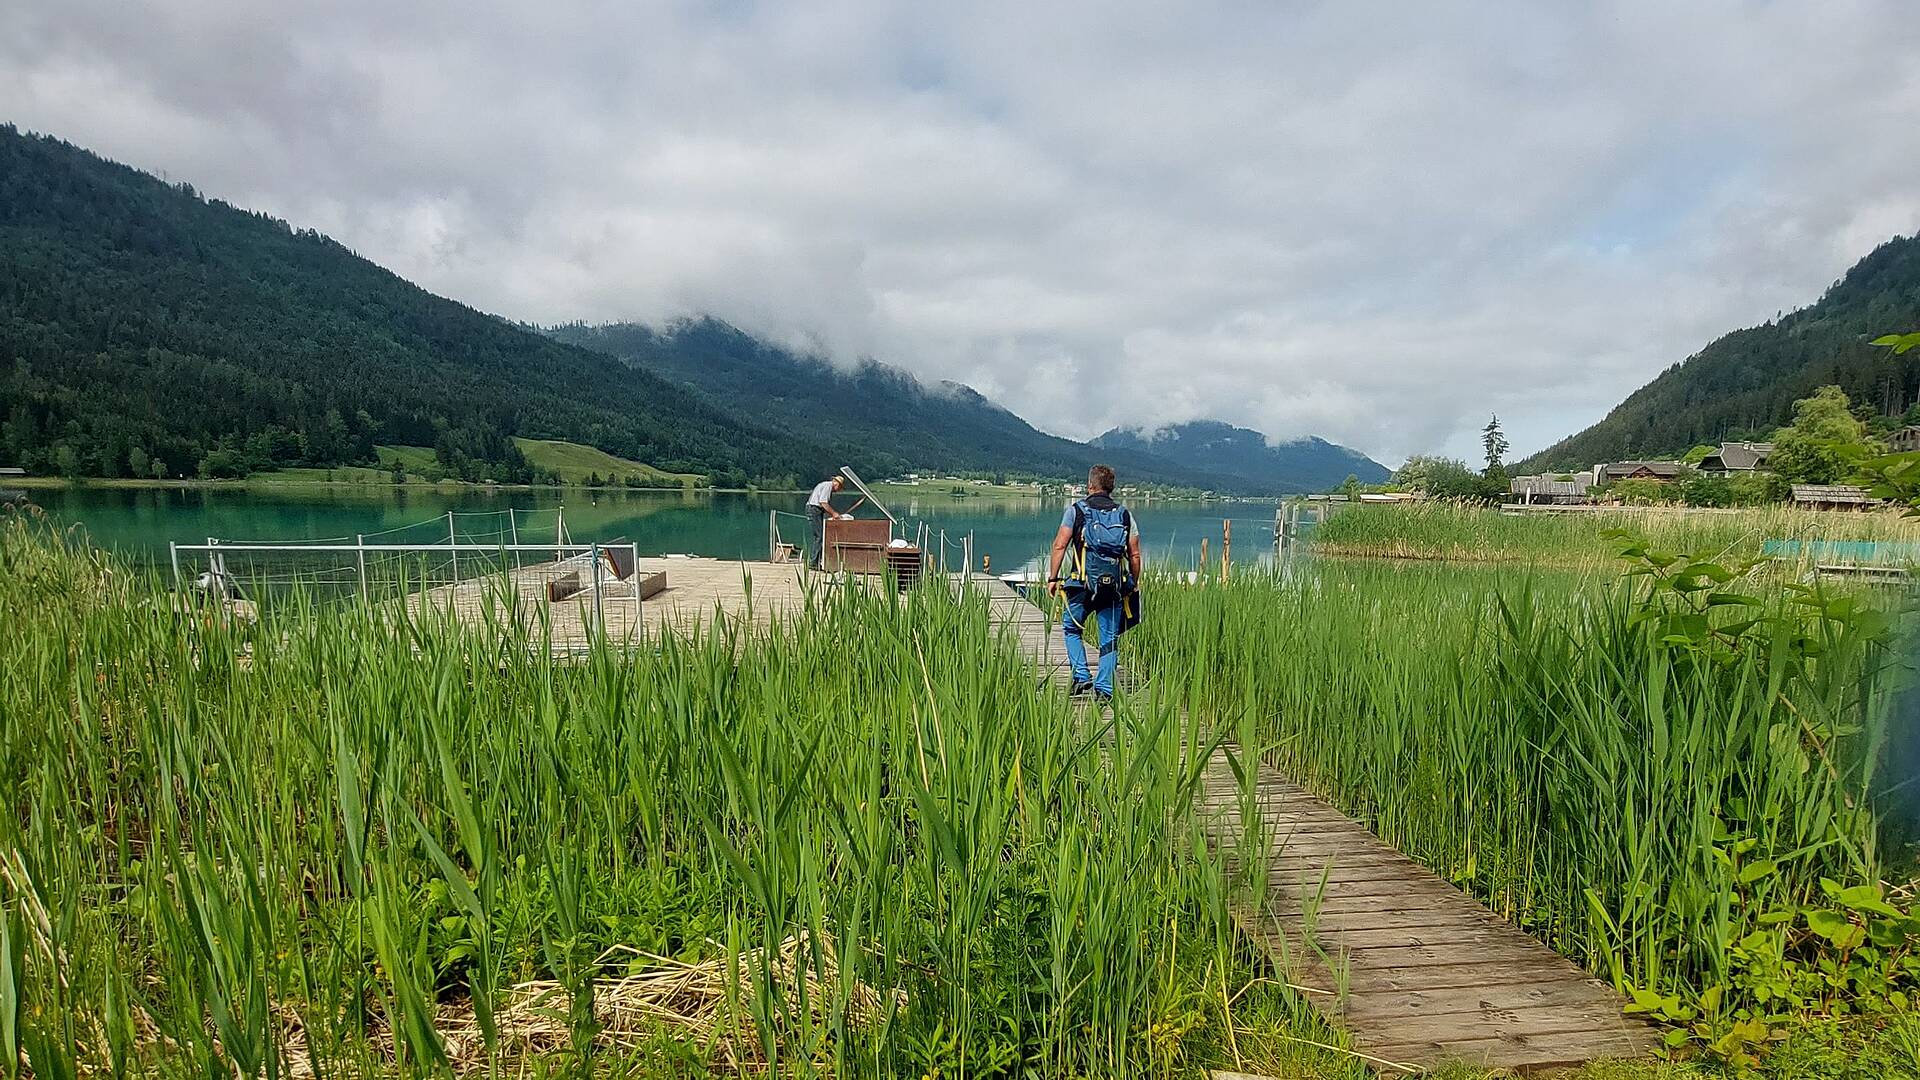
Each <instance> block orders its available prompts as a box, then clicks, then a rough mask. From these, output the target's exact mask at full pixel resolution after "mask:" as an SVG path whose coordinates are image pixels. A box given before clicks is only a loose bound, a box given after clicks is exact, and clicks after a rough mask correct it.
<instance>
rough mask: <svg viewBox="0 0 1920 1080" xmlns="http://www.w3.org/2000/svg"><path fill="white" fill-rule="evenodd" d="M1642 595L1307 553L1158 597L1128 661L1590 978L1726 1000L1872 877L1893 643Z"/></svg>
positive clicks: (1591, 577) (1785, 608)
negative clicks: (1727, 640) (1804, 914)
mask: <svg viewBox="0 0 1920 1080" xmlns="http://www.w3.org/2000/svg"><path fill="white" fill-rule="evenodd" d="M1448 513H1451V511H1434V510H1430V509H1429V510H1422V511H1416V515H1424V516H1425V517H1426V518H1428V519H1431V518H1433V517H1435V516H1441V515H1445V514H1448ZM1350 516H1352V517H1356V518H1364V517H1367V516H1368V515H1367V514H1365V513H1355V514H1353V515H1350ZM1336 520H1340V519H1336ZM1496 520H1497V519H1496ZM1524 524H1526V525H1528V526H1531V525H1532V521H1531V520H1529V521H1527V522H1524ZM1581 524H1582V525H1583V526H1584V525H1586V523H1585V521H1584V520H1583V521H1582V522H1581ZM1555 527H1558V526H1555ZM1683 527H1690V526H1683ZM1643 581H1644V579H1641V578H1629V579H1626V580H1622V581H1616V580H1613V579H1611V577H1610V576H1608V575H1602V574H1598V573H1569V572H1551V573H1527V572H1509V571H1502V570H1497V569H1493V568H1487V567H1461V566H1438V565H1427V564H1414V563H1397V564H1396V563H1380V562H1347V561H1340V560H1318V561H1317V565H1314V566H1313V567H1312V569H1311V570H1310V571H1307V572H1298V573H1292V574H1288V575H1284V576H1282V575H1276V574H1275V573H1272V572H1260V571H1247V572H1240V573H1236V576H1235V577H1234V579H1233V580H1232V582H1231V583H1230V584H1226V585H1222V584H1221V583H1219V582H1218V581H1211V582H1208V583H1206V584H1205V585H1204V586H1201V587H1188V588H1179V587H1175V588H1162V589H1161V590H1159V592H1158V594H1157V595H1156V596H1155V597H1154V607H1153V614H1154V618H1153V620H1152V621H1151V622H1150V623H1149V624H1147V625H1146V626H1145V627H1143V629H1142V630H1141V631H1140V634H1139V640H1138V641H1137V642H1136V646H1137V648H1138V649H1139V652H1138V653H1137V655H1139V656H1140V657H1141V658H1142V660H1143V661H1144V662H1145V663H1147V664H1148V665H1149V666H1150V667H1151V668H1152V670H1153V671H1154V677H1155V679H1156V680H1158V681H1161V682H1163V683H1164V682H1166V681H1168V680H1173V681H1178V682H1184V683H1185V684H1186V685H1187V686H1189V688H1190V691H1191V693H1192V694H1193V695H1194V696H1195V697H1196V699H1199V700H1203V701H1204V702H1205V706H1204V707H1205V708H1207V709H1209V710H1211V711H1213V712H1214V713H1215V714H1217V715H1219V716H1220V717H1222V718H1224V719H1225V720H1226V721H1227V722H1229V723H1231V724H1233V725H1235V726H1238V727H1248V728H1252V729H1254V730H1257V731H1258V732H1259V736H1260V737H1261V738H1262V739H1263V740H1264V752H1265V753H1266V754H1267V755H1268V756H1269V757H1270V759H1271V760H1273V761H1275V762H1277V763H1278V764H1279V765H1280V766H1281V767H1282V769H1283V770H1284V771H1285V772H1287V773H1288V774H1290V775H1292V776H1294V777H1296V778H1297V779H1299V780H1301V781H1302V782H1304V783H1306V784H1308V785H1309V786H1311V787H1313V788H1314V789H1316V790H1318V791H1319V792H1321V793H1322V794H1323V795H1325V796H1326V797H1328V798H1330V799H1331V800H1332V801H1333V802H1335V803H1337V804H1338V805H1340V806H1341V807H1342V808H1344V809H1345V810H1346V811H1348V812H1349V813H1351V814H1354V815H1355V816H1357V817H1360V818H1362V819H1363V820H1365V821H1366V822H1367V823H1368V824H1369V825H1370V826H1371V827H1372V828H1373V829H1374V830H1375V831H1376V832H1378V833H1379V835H1380V836H1382V837H1383V838H1384V839H1386V840H1387V841H1388V842H1389V843H1392V844H1394V845H1395V846H1397V847H1399V848H1401V849H1402V850H1404V851H1406V852H1408V853H1410V854H1412V855H1414V856H1415V857H1417V858H1419V859H1420V860H1422V861H1423V862H1425V863H1427V864H1428V865H1429V866H1431V867H1433V868H1435V869H1436V870H1437V871H1438V872H1439V873H1441V874H1442V875H1443V876H1445V877H1448V878H1449V879H1451V880H1452V881H1454V882H1455V883H1457V884H1458V885H1460V886H1461V887H1462V888H1464V889H1466V890H1468V891H1470V892H1471V893H1473V894H1474V895H1476V896H1478V897H1480V898H1481V899H1483V900H1484V901H1485V902H1487V903H1488V904H1489V906H1491V907H1492V908H1494V909H1495V910H1496V911H1498V912H1500V913H1501V914H1503V915H1505V916H1506V917H1508V918H1509V919H1511V920H1513V921H1514V922H1516V923H1518V924H1519V925H1520V926H1522V927H1524V928H1526V929H1528V930H1530V931H1532V932H1533V933H1535V934H1536V935H1537V936H1539V937H1540V938H1541V939H1543V940H1545V941H1547V942H1548V943H1550V944H1552V945H1553V946H1554V947H1555V948H1557V949H1559V950H1560V951H1562V952H1563V953H1565V954H1567V955H1569V956H1571V957H1573V958H1574V959H1576V960H1579V961H1580V962H1582V963H1583V964H1585V965H1587V966H1588V967H1589V968H1590V969H1592V970H1594V971H1596V972H1599V973H1601V974H1603V975H1606V976H1610V977H1611V978H1612V979H1613V980H1614V981H1615V982H1616V983H1617V984H1619V985H1622V986H1638V987H1647V988H1662V989H1663V990H1664V989H1669V988H1694V989H1698V988H1703V987H1706V986H1709V985H1711V984H1715V983H1719V984H1722V985H1728V984H1730V983H1732V982H1734V981H1736V980H1735V978H1734V976H1735V973H1733V972H1730V970H1729V968H1730V966H1731V965H1736V964H1740V963H1742V961H1741V960H1740V959H1739V958H1737V957H1736V955H1735V953H1736V951H1737V950H1735V949H1734V948H1733V946H1734V943H1736V942H1740V941H1742V939H1743V937H1745V935H1747V934H1748V933H1750V932H1751V931H1753V930H1754V929H1756V928H1758V927H1760V926H1761V925H1763V923H1762V922H1761V920H1762V917H1763V916H1764V915H1765V913H1767V912H1769V911H1773V910H1777V909H1784V910H1786V911H1788V912H1792V911H1794V910H1796V909H1795V905H1796V904H1814V905H1817V904H1818V903H1819V902H1821V897H1822V892H1823V890H1822V887H1821V884H1820V881H1821V879H1822V878H1823V877H1824V878H1829V879H1832V880H1835V881H1837V882H1840V883H1845V884H1853V883H1861V882H1875V881H1877V880H1878V878H1879V874H1880V871H1881V869H1882V865H1883V854H1884V850H1883V846H1882V837H1883V830H1882V825H1883V821H1882V816H1881V814H1880V813H1879V812H1877V810H1876V805H1875V801H1874V796H1875V793H1876V792H1877V791H1879V790H1880V789H1881V787H1882V786H1884V785H1883V779H1884V778H1882V777H1880V776H1878V775H1877V773H1876V768H1877V765H1878V762H1879V760H1880V757H1881V752H1882V750H1883V749H1884V745H1885V730H1886V724H1887V722H1888V714H1889V707H1888V702H1889V696H1888V695H1887V694H1886V693H1885V692H1883V691H1884V687H1883V685H1882V683H1883V681H1884V679H1885V678H1886V677H1887V672H1886V661H1887V656H1886V649H1885V637H1884V636H1883V635H1882V634H1881V633H1878V632H1876V629H1875V625H1870V624H1877V620H1876V619H1875V618H1873V617H1870V614H1869V613H1867V612H1865V611H1864V610H1863V609H1862V608H1860V607H1859V606H1857V600H1856V599H1853V598H1840V597H1822V598H1820V600H1819V603H1820V604H1825V605H1827V606H1825V607H1821V606H1816V605H1815V604H1814V603H1813V602H1810V601H1807V602H1798V603H1796V602H1792V601H1791V599H1790V598H1788V597H1784V596H1774V597H1773V598H1771V599H1764V600H1762V601H1761V602H1762V604H1763V605H1764V616H1765V618H1764V620H1763V621H1762V622H1761V623H1759V624H1756V625H1755V626H1753V627H1749V628H1746V629H1745V631H1744V640H1743V641H1742V642H1741V643H1740V644H1739V645H1737V647H1732V648H1722V647H1721V646H1718V645H1716V646H1715V647H1714V648H1712V649H1707V650H1702V651H1698V652H1696V651H1693V650H1692V649H1690V648H1687V647H1683V646H1682V645H1680V644H1677V643H1676V640H1675V638H1674V637H1673V636H1671V635H1673V631H1674V624H1671V623H1668V622H1665V621H1662V620H1659V619H1649V618H1645V617H1643V613H1644V612H1645V611H1646V610H1647V607H1646V605H1647V603H1648V598H1647V595H1646V592H1645V589H1646V586H1645V585H1644V584H1642V582H1643ZM1776 591H1777V590H1776ZM1730 621H1731V620H1730V619H1729V620H1724V621H1723V623H1722V624H1717V625H1723V624H1724V623H1727V622H1730ZM1735 629H1738V628H1735ZM1769 925H1770V924H1769ZM1729 997H1731V995H1729Z"/></svg>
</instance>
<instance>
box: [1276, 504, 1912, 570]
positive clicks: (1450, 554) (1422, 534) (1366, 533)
mask: <svg viewBox="0 0 1920 1080" xmlns="http://www.w3.org/2000/svg"><path fill="white" fill-rule="evenodd" d="M1618 528H1626V529H1632V530H1634V531H1636V532H1638V533H1640V534H1642V535H1644V536H1646V537H1648V538H1649V539H1650V540H1651V541H1652V542H1653V543H1655V544H1656V545H1657V546H1659V547H1661V548H1663V549H1666V550H1671V551H1688V552H1697V553H1701V554H1705V555H1722V556H1726V557H1730V558H1738V557H1746V556H1755V555H1758V554H1759V553H1760V549H1761V545H1762V544H1763V543H1764V542H1765V541H1768V540H1802V541H1804V540H1886V541H1901V542H1920V519H1916V518H1908V517H1903V516H1901V515H1900V514H1899V513H1898V512H1896V511H1876V512H1872V513H1843V512H1822V511H1809V510H1796V509H1793V508H1791V507H1785V506H1770V507H1754V508H1748V509H1739V510H1678V509H1663V508H1654V507H1646V508H1632V507H1623V508H1619V509H1607V510H1598V511H1586V512H1578V513H1530V514H1503V513H1500V512H1499V511H1497V510H1491V509H1487V508H1485V507H1480V506H1469V505H1462V504H1459V503H1451V502H1424V503H1402V504H1392V505H1381V506H1369V505H1360V506H1352V507H1347V508H1344V509H1341V510H1339V511H1336V512H1335V513H1334V514H1333V516H1332V517H1330V518H1329V519H1328V520H1327V521H1326V522H1325V523H1323V524H1321V525H1318V526H1315V527H1314V528H1313V529H1312V531H1311V532H1310V533H1309V534H1308V542H1309V543H1310V544H1311V545H1312V547H1313V550H1315V551H1316V552H1319V553H1321V554H1326V555H1339V556H1356V557H1370V558H1390V559H1419V560H1435V561H1444V562H1456V563H1487V562H1492V563H1512V564H1526V565H1534V566H1558V567H1575V568H1581V567H1584V568H1594V569H1605V568H1606V567H1608V566H1609V565H1610V564H1611V563H1612V562H1613V561H1614V558H1615V552H1616V549H1617V545H1616V544H1615V543H1614V542H1613V541H1611V540H1609V539H1608V538H1607V537H1606V536H1605V535H1604V534H1605V532H1606V531H1607V530H1609V529H1618Z"/></svg>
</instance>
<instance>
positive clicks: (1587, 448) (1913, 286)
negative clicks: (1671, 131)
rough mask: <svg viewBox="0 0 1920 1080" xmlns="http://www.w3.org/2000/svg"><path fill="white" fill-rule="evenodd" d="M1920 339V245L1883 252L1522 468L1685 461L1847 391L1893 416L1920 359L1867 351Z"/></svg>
mask: <svg viewBox="0 0 1920 1080" xmlns="http://www.w3.org/2000/svg"><path fill="white" fill-rule="evenodd" d="M1914 329H1920V237H1899V238H1896V239H1893V240H1890V241H1888V242H1887V243H1885V244H1882V245H1880V246H1879V247H1878V248H1876V249H1875V250H1874V251H1873V252H1872V253H1871V254H1869V255H1868V256H1867V257H1866V258H1864V259H1861V260H1860V261H1859V262H1858V263H1856V264H1855V265H1854V267H1853V268H1852V269H1851V270H1848V271H1847V273H1846V276H1845V277H1843V278H1841V279H1840V280H1839V281H1837V282H1835V283H1834V284H1833V286H1832V287H1831V288H1829V289H1828V290H1827V292H1826V295H1824V296H1822V297H1821V298H1820V300H1819V302H1817V303H1815V304H1813V305H1812V306H1811V307H1806V308H1802V309H1800V310H1799V311H1795V312H1793V313H1791V314H1789V315H1786V316H1783V317H1782V318H1780V319H1778V320H1775V321H1773V322H1769V323H1766V324H1764V325H1762V326H1756V327H1752V328H1749V329H1746V330H1737V331H1735V332H1733V333H1731V334H1728V335H1726V336H1725V337H1722V338H1720V339H1719V340H1717V341H1714V342H1713V343H1712V344H1710V345H1708V346H1707V347H1706V348H1704V349H1701V350H1700V351H1699V352H1698V353H1695V354H1694V355H1693V356H1691V357H1689V358H1688V359H1687V360H1686V361H1685V362H1683V363H1679V364H1675V365H1674V366H1672V367H1670V368H1668V369H1667V370H1666V371H1664V372H1662V373H1661V374H1660V376H1659V377H1658V378H1656V379H1654V380H1653V381H1652V382H1650V383H1648V384H1647V385H1646V386H1643V387H1641V388H1640V389H1639V390H1636V391H1635V392H1634V393H1633V394H1632V395H1631V396H1629V397H1628V398H1627V399H1626V400H1625V401H1623V402H1621V403H1620V405H1619V406H1618V407H1616V408H1615V409H1614V410H1613V411H1612V412H1610V413H1608V414H1607V416H1606V419H1604V420H1602V421H1600V422H1599V423H1597V424H1595V425H1593V426H1592V427H1590V428H1588V429H1587V430H1585V431H1582V432H1580V433H1579V434H1578V435H1574V436H1572V437H1571V438H1567V439H1563V440H1561V441H1560V442H1558V443H1555V444H1554V445H1553V446H1550V447H1548V448H1547V449H1546V450H1543V451H1541V452H1540V453H1538V454H1535V455H1534V456H1533V457H1531V458H1528V459H1527V460H1525V461H1522V462H1520V463H1518V465H1517V466H1516V468H1517V469H1523V470H1540V469H1548V470H1553V469H1582V468H1586V467H1588V466H1591V465H1593V464H1595V463H1596V462H1605V461H1622V460H1627V459H1631V458H1638V457H1678V456H1680V455H1681V454H1684V453H1685V452H1686V451H1687V449H1688V448H1689V447H1693V446H1697V445H1699V444H1701V443H1718V442H1721V441H1723V440H1728V439H1745V438H1757V437H1761V438H1763V437H1765V436H1767V435H1768V434H1770V433H1771V432H1772V431H1773V430H1774V429H1775V428H1777V427H1780V426H1782V425H1784V424H1786V423H1787V422H1788V421H1789V420H1790V419H1791V418H1792V415H1793V403H1794V401H1796V400H1798V399H1799V398H1803V397H1806V396H1807V395H1808V394H1810V393H1812V392H1813V391H1814V389H1815V388H1817V387H1820V386H1825V385H1829V384H1833V385H1838V386H1839V387H1840V388H1841V389H1843V390H1845V391H1846V393H1847V396H1848V397H1849V398H1851V399H1852V400H1853V401H1854V402H1856V403H1862V404H1865V405H1867V406H1868V407H1870V408H1874V409H1878V410H1880V411H1882V412H1884V413H1888V414H1899V413H1903V412H1905V411H1906V410H1907V409H1908V408H1909V407H1910V406H1911V405H1912V404H1913V403H1914V400H1915V398H1916V396H1920V350H1916V351H1914V352H1910V353H1908V354H1907V355H1906V356H1904V357H1895V356H1892V355H1890V354H1889V352H1888V351H1887V350H1886V349H1881V348H1876V347H1874V346H1873V345H1871V344H1869V343H1870V342H1871V341H1872V340H1873V339H1874V338H1876V337H1879V336H1881V335H1882V334H1886V333H1890V332H1900V331H1907V330H1914Z"/></svg>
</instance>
